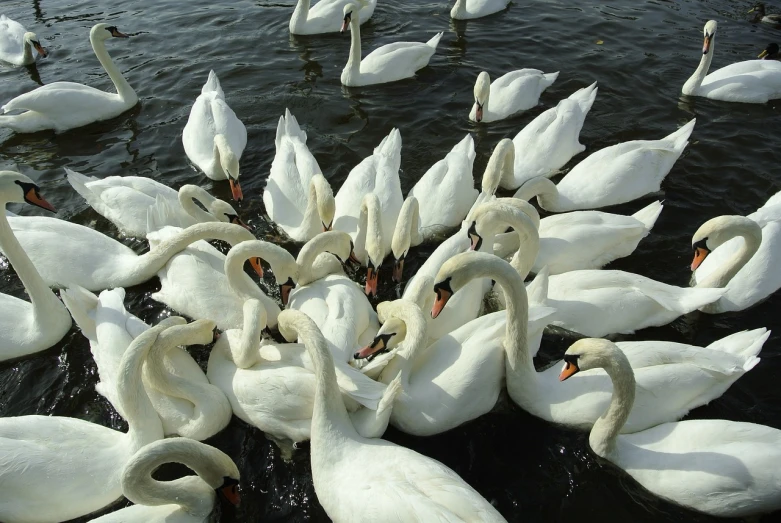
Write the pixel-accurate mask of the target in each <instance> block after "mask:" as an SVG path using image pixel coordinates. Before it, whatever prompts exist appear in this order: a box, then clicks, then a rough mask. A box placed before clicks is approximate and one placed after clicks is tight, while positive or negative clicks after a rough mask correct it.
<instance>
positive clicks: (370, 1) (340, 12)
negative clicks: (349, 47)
mask: <svg viewBox="0 0 781 523" xmlns="http://www.w3.org/2000/svg"><path fill="white" fill-rule="evenodd" d="M349 3H350V0H319V1H318V2H317V3H316V4H315V5H314V6H311V1H310V0H298V3H296V8H295V9H294V10H293V16H291V17H290V24H289V27H290V32H291V33H292V34H295V35H314V34H323V33H336V32H337V31H339V27H340V24H341V22H342V17H343V16H344V7H345V6H346V5H348V4H349ZM376 7H377V0H366V1H365V2H363V3H362V7H361V9H360V11H358V14H359V20H358V23H359V24H361V25H363V24H365V23H366V22H367V21H368V20H369V18H371V16H372V15H373V14H374V9H375V8H376Z"/></svg>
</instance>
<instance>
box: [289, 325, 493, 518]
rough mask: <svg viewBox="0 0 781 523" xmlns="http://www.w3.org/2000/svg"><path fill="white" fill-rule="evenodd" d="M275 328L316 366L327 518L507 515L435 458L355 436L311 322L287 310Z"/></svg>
mask: <svg viewBox="0 0 781 523" xmlns="http://www.w3.org/2000/svg"><path fill="white" fill-rule="evenodd" d="M279 329H280V333H282V335H283V336H285V338H286V339H288V340H293V339H296V338H298V339H301V340H302V341H303V343H304V345H305V346H306V349H307V351H308V353H309V356H310V358H311V359H312V362H313V364H314V373H315V377H316V380H317V381H316V386H315V395H314V412H313V415H312V442H311V447H310V448H311V464H312V480H313V483H314V487H315V493H316V494H317V498H318V500H320V503H321V504H322V505H323V508H324V509H325V512H326V514H328V517H330V518H331V520H332V521H334V522H335V523H342V522H349V521H377V522H385V521H387V522H391V521H393V522H401V521H445V520H449V521H474V522H477V521H480V522H484V523H492V522H501V521H505V520H504V518H502V516H501V515H499V513H498V512H497V511H496V509H495V508H494V507H493V506H492V505H491V504H490V503H488V502H487V501H486V500H485V499H484V498H483V497H482V496H481V495H480V494H478V493H477V491H475V490H474V489H473V488H472V487H470V486H469V485H468V484H467V483H466V482H464V480H462V479H461V478H460V477H459V476H458V475H457V474H456V473H455V472H453V471H452V470H450V469H449V468H447V467H445V466H444V465H442V464H441V463H440V462H438V461H436V460H433V459H431V458H428V457H426V456H423V455H421V454H418V453H417V452H415V451H413V450H410V449H407V448H405V447H401V446H399V445H396V444H394V443H391V442H389V441H386V440H382V439H367V438H364V437H362V436H361V435H360V434H358V432H356V430H355V428H354V427H353V425H352V423H351V421H350V418H349V417H348V415H347V410H346V409H345V405H344V402H343V401H342V398H341V394H339V389H338V386H337V381H336V374H335V373H334V360H333V356H332V355H331V351H330V350H328V345H327V344H326V342H325V339H324V338H323V336H322V334H320V332H319V331H318V329H317V326H316V325H315V324H314V322H313V321H312V320H311V319H309V318H308V317H307V316H306V315H305V314H303V313H301V312H299V311H293V310H285V311H282V313H281V314H280V316H279Z"/></svg>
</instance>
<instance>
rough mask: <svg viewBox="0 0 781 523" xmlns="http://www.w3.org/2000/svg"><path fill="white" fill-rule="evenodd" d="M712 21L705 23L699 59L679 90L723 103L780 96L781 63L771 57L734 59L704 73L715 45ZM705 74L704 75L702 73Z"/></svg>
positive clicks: (715, 25) (765, 100)
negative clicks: (737, 60)
mask: <svg viewBox="0 0 781 523" xmlns="http://www.w3.org/2000/svg"><path fill="white" fill-rule="evenodd" d="M717 27H718V24H717V23H716V21H715V20H710V21H709V22H708V23H707V24H705V29H704V33H705V43H704V44H703V46H702V59H701V60H700V65H698V66H697V70H696V71H694V74H693V75H691V78H689V79H688V80H686V83H685V84H683V88H682V89H681V92H682V93H683V94H685V95H687V96H704V97H705V98H710V99H711V100H722V101H724V102H743V103H754V104H763V103H767V101H768V100H774V99H776V98H781V63H778V62H776V61H774V60H746V61H743V62H736V63H734V64H730V65H728V66H726V67H722V68H721V69H719V70H717V71H714V72H712V73H711V74H708V69H710V64H711V61H712V60H713V53H714V51H713V49H714V47H715V38H716V28H717ZM706 75H707V76H706Z"/></svg>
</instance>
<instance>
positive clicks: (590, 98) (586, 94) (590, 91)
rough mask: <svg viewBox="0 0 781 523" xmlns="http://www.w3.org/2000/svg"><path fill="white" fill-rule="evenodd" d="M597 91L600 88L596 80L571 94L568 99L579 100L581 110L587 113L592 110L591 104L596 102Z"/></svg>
mask: <svg viewBox="0 0 781 523" xmlns="http://www.w3.org/2000/svg"><path fill="white" fill-rule="evenodd" d="M597 91H599V89H597V83H596V82H594V83H593V84H591V85H589V86H588V87H583V88H581V89H578V90H577V91H575V92H574V93H572V94H571V95H569V97H568V99H569V100H573V101H575V102H577V103H578V105H579V106H580V110H581V111H582V112H583V114H584V115H585V114H586V113H588V112H589V111H590V110H591V106H592V105H593V104H594V100H595V99H596V97H597Z"/></svg>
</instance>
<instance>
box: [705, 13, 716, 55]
mask: <svg viewBox="0 0 781 523" xmlns="http://www.w3.org/2000/svg"><path fill="white" fill-rule="evenodd" d="M718 26H719V24H718V22H716V20H708V23H706V24H705V28H704V29H703V35H704V36H705V41H704V42H703V44H702V54H708V51H710V47H711V43H712V42H713V37H714V36H716V29H717V28H718Z"/></svg>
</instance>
